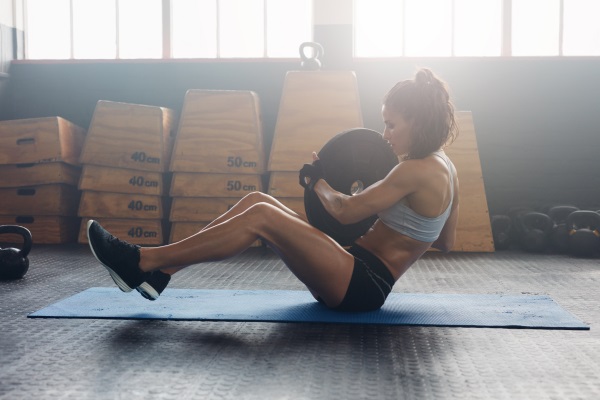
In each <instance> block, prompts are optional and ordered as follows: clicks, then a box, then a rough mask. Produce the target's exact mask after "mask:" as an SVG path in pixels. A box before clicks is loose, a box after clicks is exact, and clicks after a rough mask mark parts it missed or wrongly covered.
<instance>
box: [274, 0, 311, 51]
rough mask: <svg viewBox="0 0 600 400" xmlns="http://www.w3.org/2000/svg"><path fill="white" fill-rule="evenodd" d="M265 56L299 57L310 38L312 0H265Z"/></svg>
mask: <svg viewBox="0 0 600 400" xmlns="http://www.w3.org/2000/svg"><path fill="white" fill-rule="evenodd" d="M266 7H267V57H299V55H300V53H299V52H298V48H299V47H300V44H301V43H302V42H308V41H310V40H311V38H312V25H311V24H312V1H308V0H266Z"/></svg>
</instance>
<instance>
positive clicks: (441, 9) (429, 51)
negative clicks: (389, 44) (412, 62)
mask: <svg viewBox="0 0 600 400" xmlns="http://www.w3.org/2000/svg"><path fill="white" fill-rule="evenodd" d="M404 4H405V12H406V17H405V18H404V21H405V24H406V31H405V35H406V38H405V46H406V50H405V52H404V54H405V55H407V56H450V55H451V53H452V0H404Z"/></svg>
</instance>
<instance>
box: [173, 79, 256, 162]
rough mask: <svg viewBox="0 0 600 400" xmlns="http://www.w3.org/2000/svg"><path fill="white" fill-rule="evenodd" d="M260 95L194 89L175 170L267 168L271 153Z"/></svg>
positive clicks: (181, 129) (177, 143) (175, 151)
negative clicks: (267, 155) (265, 140)
mask: <svg viewBox="0 0 600 400" xmlns="http://www.w3.org/2000/svg"><path fill="white" fill-rule="evenodd" d="M264 153H265V151H264V143H263V132H262V122H261V116H260V104H259V98H258V95H257V94H256V93H254V92H250V91H230V90H188V92H187V93H186V95H185V100H184V105H183V111H182V113H181V118H180V120H179V128H178V131H177V136H176V139H175V145H174V148H173V155H172V158H171V166H170V170H171V171H177V172H209V173H236V174H262V173H263V172H264V170H265V164H266V162H265V161H266V160H265V155H264Z"/></svg>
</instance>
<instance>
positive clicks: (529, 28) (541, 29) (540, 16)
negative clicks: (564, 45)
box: [512, 0, 560, 56]
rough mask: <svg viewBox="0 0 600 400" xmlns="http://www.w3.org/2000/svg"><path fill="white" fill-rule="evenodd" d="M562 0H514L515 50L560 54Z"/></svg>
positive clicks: (527, 53)
mask: <svg viewBox="0 0 600 400" xmlns="http://www.w3.org/2000/svg"><path fill="white" fill-rule="evenodd" d="M559 22H560V1H559V0H512V54H513V55H514V56H556V55H558V41H559V39H558V36H559V35H558V32H559Z"/></svg>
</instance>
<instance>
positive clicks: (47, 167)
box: [0, 162, 81, 187]
mask: <svg viewBox="0 0 600 400" xmlns="http://www.w3.org/2000/svg"><path fill="white" fill-rule="evenodd" d="M80 174H81V168H79V167H76V166H73V165H70V164H67V163H64V162H52V163H43V164H7V165H0V187H24V186H36V185H47V184H52V183H62V184H65V185H71V186H77V183H78V182H79V176H80Z"/></svg>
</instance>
